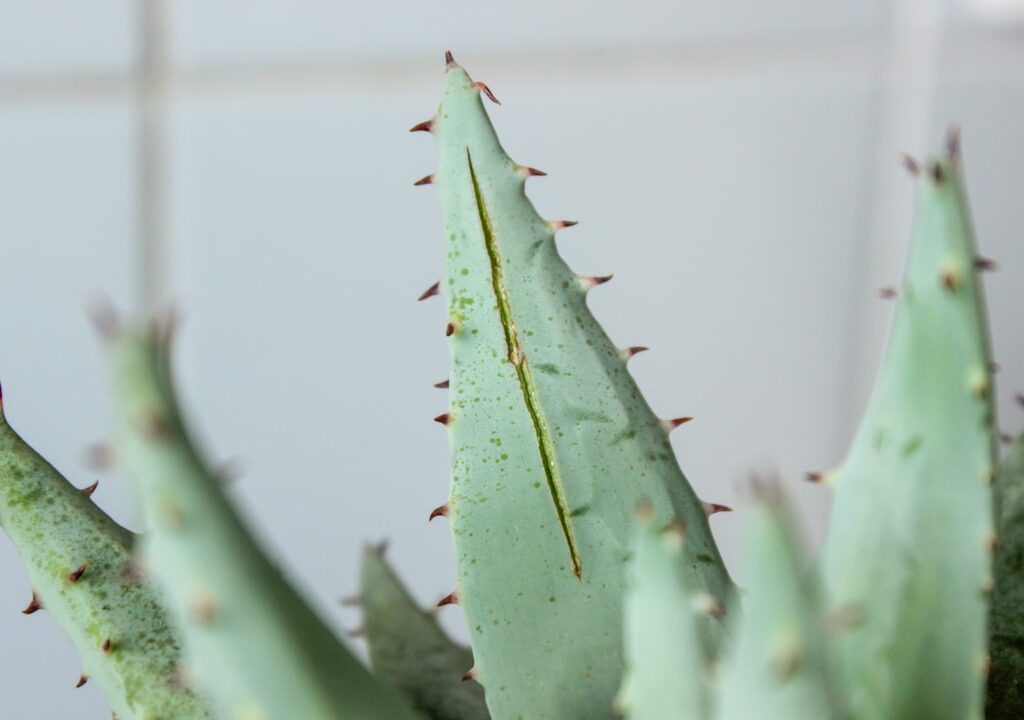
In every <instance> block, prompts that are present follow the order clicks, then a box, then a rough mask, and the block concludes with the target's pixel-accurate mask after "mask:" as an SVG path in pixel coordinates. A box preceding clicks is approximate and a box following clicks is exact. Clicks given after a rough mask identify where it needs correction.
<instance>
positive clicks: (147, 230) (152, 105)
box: [132, 0, 170, 316]
mask: <svg viewBox="0 0 1024 720" xmlns="http://www.w3.org/2000/svg"><path fill="white" fill-rule="evenodd" d="M138 7H139V10H138V13H139V15H138V33H139V53H140V56H139V61H138V67H137V70H136V72H135V75H134V83H133V88H132V90H133V96H134V104H135V110H136V113H137V117H138V167H139V171H138V180H139V189H138V196H137V199H138V242H139V246H138V247H139V274H138V287H137V290H136V298H137V300H136V303H137V311H139V312H141V313H143V314H144V315H145V316H152V315H153V314H154V313H155V312H156V311H157V310H158V309H159V307H160V304H161V303H162V302H164V301H165V300H166V298H167V294H168V289H169V285H170V268H169V267H168V260H169V259H170V252H169V247H168V244H169V242H170V232H169V228H168V217H169V216H168V212H167V210H168V208H167V204H168V203H167V189H168V173H167V160H168V154H169V153H168V148H167V143H168V140H167V123H168V118H167V113H168V92H167V90H168V83H167V66H168V63H167V35H168V33H167V22H166V20H167V17H168V14H167V4H166V0H143V1H142V2H140V3H139V6H138Z"/></svg>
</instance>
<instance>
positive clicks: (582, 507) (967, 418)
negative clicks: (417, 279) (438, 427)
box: [0, 53, 1024, 720]
mask: <svg viewBox="0 0 1024 720" xmlns="http://www.w3.org/2000/svg"><path fill="white" fill-rule="evenodd" d="M481 93H482V94H483V95H484V96H486V97H488V98H490V99H491V100H494V95H493V93H492V92H491V91H490V89H489V88H488V87H487V86H486V85H484V84H483V83H480V82H474V81H473V80H472V79H471V78H470V77H469V75H468V74H467V73H466V72H465V70H463V69H462V68H461V67H460V66H459V65H457V64H456V63H455V61H454V59H453V58H452V57H451V54H450V53H449V54H448V55H447V57H446V64H445V91H444V96H443V99H442V102H441V105H440V107H439V109H438V111H437V113H436V114H435V115H434V117H433V118H432V119H431V120H429V121H427V122H423V123H420V124H419V125H416V126H415V127H414V128H413V130H417V131H419V130H422V131H429V132H430V133H432V134H433V135H434V136H435V137H436V139H437V142H438V146H439V149H440V160H439V163H438V167H437V170H436V171H435V172H434V173H433V174H431V175H429V176H427V177H425V178H424V179H423V180H421V181H419V182H418V183H417V184H423V185H426V184H432V185H434V186H435V187H436V189H437V190H438V191H439V194H440V197H441V202H442V207H443V210H444V241H445V245H446V252H445V258H446V262H445V275H444V278H443V280H441V281H440V282H439V283H437V284H435V285H434V286H432V287H431V288H430V289H429V290H428V291H427V292H426V293H424V297H429V296H431V295H434V294H443V295H444V297H445V299H446V302H447V310H448V323H447V327H446V334H447V335H448V337H449V341H450V348H451V358H452V370H451V376H450V380H449V381H448V382H446V383H444V385H445V386H447V387H449V389H450V400H449V408H448V410H447V412H445V413H443V414H442V415H440V416H439V417H438V418H437V420H438V421H439V422H442V423H443V424H444V425H445V426H446V428H447V431H448V436H449V440H450V442H451V449H452V483H451V491H450V495H449V497H448V500H447V501H446V502H445V503H443V504H442V505H441V506H440V507H438V508H437V509H436V510H435V511H434V512H433V513H431V516H430V517H431V518H432V519H433V518H435V517H438V516H446V517H447V518H448V520H449V522H450V523H451V529H452V533H453V536H454V541H455V550H456V557H457V560H458V567H459V570H458V580H457V585H456V588H455V589H454V591H453V592H452V593H451V594H450V595H448V596H447V597H446V598H445V599H444V600H443V601H442V603H441V605H449V604H455V603H458V604H459V605H461V606H462V608H463V610H464V611H465V615H466V619H467V621H468V626H469V627H468V629H469V635H470V638H471V640H472V649H471V650H470V649H469V648H465V647H462V646H460V645H458V644H456V643H453V642H452V641H451V640H450V639H449V638H448V637H447V636H446V635H445V634H444V633H443V632H442V631H441V629H440V627H439V625H438V623H437V619H436V618H435V617H434V616H433V615H432V614H431V613H428V612H425V611H423V610H421V609H420V608H418V607H417V605H416V604H415V602H414V601H413V600H412V597H411V595H410V594H409V593H408V591H406V590H405V589H404V588H403V587H402V585H401V583H400V582H399V580H398V578H397V577H396V576H395V574H394V572H393V571H392V570H391V569H390V567H388V565H387V564H386V562H385V560H384V558H383V554H382V552H380V551H378V550H377V549H376V548H373V547H368V548H367V549H366V550H365V551H364V555H363V567H362V576H361V589H360V593H359V603H360V605H361V606H362V612H363V632H364V634H365V636H366V638H367V641H368V645H369V658H370V665H371V666H372V674H371V672H370V671H367V670H366V669H364V667H363V666H362V665H361V664H360V663H359V662H358V661H357V660H356V659H355V658H354V657H353V656H352V654H350V652H349V651H348V650H347V649H346V647H345V646H344V645H343V644H341V643H340V642H339V641H337V640H336V639H335V638H334V636H333V634H332V633H331V632H330V631H329V629H328V628H327V626H326V624H325V623H324V622H323V621H322V620H321V619H320V618H319V617H318V616H317V615H316V614H315V613H314V612H313V611H312V610H311V609H310V608H309V607H308V606H307V605H306V604H305V602H304V601H303V600H302V598H301V597H300V595H299V594H298V592H297V591H296V590H295V589H294V588H293V587H292V585H291V584H290V583H288V582H287V581H286V579H285V578H284V576H283V574H282V573H281V572H280V571H279V570H278V569H277V568H276V566H275V565H274V563H273V562H271V561H270V560H268V559H267V557H266V556H265V555H264V554H263V552H262V551H261V549H260V546H259V544H258V543H257V541H256V540H255V539H254V538H253V537H252V536H251V535H250V533H249V531H248V529H247V527H246V524H245V523H244V522H243V521H242V519H241V518H240V517H239V516H238V514H237V513H236V511H235V510H234V509H233V508H232V506H231V505H230V503H229V502H228V501H227V499H226V498H225V496H224V493H223V491H222V489H221V487H220V484H219V479H218V477H217V475H216V473H214V472H212V471H211V470H210V469H209V466H208V465H207V463H206V462H205V461H204V459H203V457H202V456H201V454H200V453H199V451H198V450H197V449H196V446H195V445H194V443H193V442H192V440H191V437H190V433H189V432H188V430H187V429H186V426H185V423H184V419H183V416H182V413H181V411H180V409H179V407H178V402H177V399H176V397H175V394H174V389H173V384H172V381H171V371H170V334H169V326H167V325H166V324H162V323H157V324H155V325H153V326H152V327H150V328H148V329H145V330H139V329H131V328H126V329H121V328H119V327H116V326H113V325H109V326H108V331H109V332H108V334H109V335H110V350H111V356H112V358H113V366H114V373H113V374H114V389H115V392H114V396H115V404H116V408H117V416H118V419H119V422H118V432H117V436H116V442H115V445H114V449H115V455H116V457H117V458H118V460H119V461H120V462H122V463H123V464H124V466H125V469H126V470H127V473H128V475H129V476H130V477H131V478H132V479H133V481H134V482H133V485H134V487H135V488H136V490H137V492H138V494H139V497H140V499H141V501H142V507H143V508H144V510H145V516H146V519H147V525H148V530H147V531H146V533H145V534H144V535H143V536H141V537H140V538H138V539H137V538H135V537H134V536H132V535H131V534H129V533H128V532H127V531H125V530H123V529H122V528H120V527H118V526H117V525H116V524H114V522H113V521H112V520H111V519H110V518H108V517H107V516H106V515H104V514H103V513H102V512H101V511H99V510H98V509H97V508H96V507H95V505H93V504H92V502H91V501H90V499H89V497H88V494H89V493H88V492H82V491H79V490H77V489H76V488H74V487H73V486H71V485H70V484H68V483H67V481H65V480H64V479H63V478H62V477H60V475H59V474H58V473H57V472H56V471H55V470H54V469H53V468H52V467H51V466H50V465H49V464H47V463H46V461H45V460H43V459H42V458H41V457H39V456H38V455H37V454H36V453H35V452H34V451H32V450H31V449H30V448H29V447H28V446H27V445H25V443H24V442H23V441H22V440H21V439H20V438H19V437H18V436H17V435H16V434H14V432H13V431H12V430H11V429H10V428H9V426H8V425H7V424H6V421H5V420H4V419H3V417H2V414H0V525H3V527H4V529H5V530H6V531H7V532H8V534H9V535H10V536H11V537H12V539H13V540H14V541H15V543H16V544H17V545H18V548H19V550H20V552H21V553H22V556H23V557H24V559H25V562H26V564H27V565H28V567H29V571H30V576H31V579H32V582H33V585H34V587H35V589H36V591H37V592H36V594H35V595H34V596H33V601H32V603H31V604H30V606H29V608H27V611H31V610H35V609H38V607H40V605H43V606H45V607H46V608H47V609H48V610H50V611H51V613H52V614H53V615H54V616H55V617H56V619H57V620H58V622H60V624H61V625H62V627H64V629H65V630H66V632H67V633H68V634H69V636H70V637H71V639H72V641H73V642H74V643H75V645H76V647H77V648H78V649H79V652H80V653H81V655H82V658H83V665H84V667H85V669H86V672H87V673H88V674H90V675H91V676H93V677H95V678H96V680H97V681H98V683H99V684H100V685H101V687H102V688H103V690H104V691H105V692H106V694H107V696H108V697H109V699H110V703H111V706H112V707H113V709H114V710H115V712H116V713H117V714H118V716H119V717H121V718H122V720H123V719H124V718H133V719H138V720H142V719H144V718H145V719H146V720H158V719H159V720H170V719H171V718H175V719H178V718H180V719H182V720H185V719H187V720H191V719H193V718H194V719H204V718H222V719H224V720H257V719H258V720H290V719H291V718H302V719H303V720H333V719H335V718H340V719H345V718H353V719H354V718H360V719H361V720H403V719H405V718H409V719H410V720H411V719H412V718H417V717H419V718H426V719H429V720H484V719H486V718H494V720H517V719H521V718H522V719H529V720H600V719H601V718H612V717H616V716H617V715H618V714H624V715H625V716H626V717H627V718H628V719H629V720H747V719H749V718H753V717H757V718H767V719H769V720H771V719H775V718H777V719H779V720H783V719H784V720H794V719H802V718H807V719H808V720H811V719H814V720H840V719H842V720H910V719H911V718H915V719H916V718H929V720H974V719H975V718H980V717H982V714H983V712H984V713H986V717H988V718H990V719H991V720H1004V719H1009V718H1020V717H1024V654H1022V653H1021V649H1020V648H1021V646H1022V644H1024V490H1022V488H1024V474H1022V469H1024V439H1022V440H1020V441H1018V443H1017V445H1016V446H1015V448H1014V449H1013V450H1012V452H1011V453H1010V454H1009V455H1008V457H1007V458H1006V459H1005V461H1004V463H1003V466H1002V469H1001V470H999V471H998V472H997V464H998V463H997V461H998V457H997V443H996V436H997V432H996V423H995V417H994V409H993V408H994V403H993V398H994V395H995V389H994V387H993V381H992V362H991V357H990V351H989V343H988V330H987V324H986V318H985V307H984V301H983V297H982V292H981V282H980V277H979V271H980V270H984V269H986V268H987V267H988V266H989V263H987V262H986V261H982V260H980V259H979V258H978V256H977V251H976V248H975V244H974V240H973V235H972V231H971V225H970V219H969V213H968V209H967V203H966V197H965V194H964V188H963V179H962V170H961V167H960V155H959V149H958V147H957V143H956V142H955V141H953V142H951V143H950V146H949V150H948V152H947V153H946V155H944V156H943V157H941V158H938V159H935V160H932V161H929V162H927V163H925V164H924V165H918V164H917V163H916V162H911V163H910V167H911V168H912V169H913V170H914V174H915V178H916V179H915V182H916V183H917V219H916V228H915V231H914V235H913V241H912V244H911V249H910V254H909V260H908V263H907V270H906V274H905V278H904V282H903V285H902V288H901V289H900V292H899V299H898V301H897V305H896V316H895V319H894V322H893V326H892V331H891V338H890V342H889V348H888V350H887V353H886V356H885V360H884V362H883V364H882V369H881V372H880V374H879V378H878V383H877V386H876V388H875V391H874V394H873V396H872V399H871V402H870V405H869V407H868V409H867V411H866V413H865V416H864V419H863V421H862V423H861V427H860V429H859V430H858V432H857V434H856V436H855V438H854V440H853V443H852V445H851V448H850V451H849V453H848V455H847V457H846V459H845V460H844V462H843V463H842V464H841V465H840V466H839V467H838V468H837V469H836V470H834V471H831V472H828V473H823V474H813V475H812V479H814V480H817V481H822V482H823V484H826V485H828V486H830V487H833V488H834V490H835V494H836V497H835V503H834V509H833V513H832V524H831V529H830V531H829V535H828V539H827V543H826V545H825V548H824V551H823V553H822V554H821V556H820V557H819V558H818V560H817V562H810V561H808V559H807V556H806V553H805V551H804V548H803V546H802V544H801V542H800V535H799V532H798V530H797V522H796V520H795V518H793V516H792V513H791V511H790V510H789V506H788V505H787V503H786V501H785V499H784V498H783V496H782V492H781V490H780V488H779V487H778V486H777V485H776V484H774V483H764V482H753V483H751V485H750V489H751V492H750V495H751V497H752V502H751V503H750V504H749V524H750V530H749V534H748V536H749V543H748V546H749V547H748V565H749V567H748V569H747V573H746V577H747V583H746V584H747V587H746V589H745V590H744V591H742V592H739V591H737V590H736V589H735V588H734V586H733V584H732V581H731V579H730V577H729V574H728V573H727V571H726V569H725V567H724V564H723V563H722V560H721V557H720V556H719V553H718V550H717V548H716V546H715V542H714V539H713V538H712V536H711V532H710V529H709V525H708V519H707V517H708V515H709V514H711V513H713V512H715V511H717V510H719V509H727V508H723V507H722V506H720V505H715V504H712V503H707V502H703V501H701V500H699V499H698V498H697V497H696V496H695V494H694V493H693V490H692V489H691V488H690V486H689V485H688V483H687V481H686V479H685V477H684V476H683V474H682V472H681V471H680V469H679V465H678V464H677V462H676V459H675V456H674V454H673V452H672V449H671V445H670V444H669V440H668V433H669V432H670V431H671V430H672V429H673V428H674V427H677V426H678V425H680V424H682V423H683V422H685V421H686V420H687V419H688V418H677V419H674V420H668V421H665V420H661V419H659V418H657V417H655V416H654V415H653V413H652V412H651V410H650V408H649V406H648V404H647V402H646V401H645V400H644V398H643V397H642V395H641V394H640V391H639V389H638V388H637V385H636V383H635V382H634V381H633V379H632V378H631V377H630V374H629V372H628V370H627V368H626V361H627V360H628V359H629V357H630V356H631V355H633V354H634V353H635V352H636V351H638V350H639V349H640V348H627V349H620V348H618V347H616V346H615V345H614V344H613V343H612V342H611V341H610V340H609V338H608V337H607V335H606V334H605V333H604V331H603V330H602V329H601V327H600V325H599V324H598V323H597V321H596V320H595V319H594V317H593V316H592V314H591V313H590V311H589V310H588V308H587V304H586V296H587V292H588V291H589V290H590V289H591V288H593V287H595V286H596V285H599V284H601V283H603V282H604V281H605V280H606V279H607V278H606V277H586V276H582V277H581V276H578V275H576V274H575V273H573V272H572V271H570V270H569V268H568V267H567V266H566V264H565V263H564V262H563V261H562V259H561V258H560V256H559V254H558V251H557V248H556V243H555V237H556V233H557V232H558V231H559V230H562V229H563V228H566V227H568V226H570V225H571V224H573V223H569V222H565V221H549V220H544V219H542V218H541V217H539V216H538V215H537V213H536V212H535V210H534V208H533V206H532V205H531V204H530V202H529V200H528V199H527V198H526V195H525V183H526V180H527V179H528V178H530V177H531V176H535V175H542V174H543V173H540V172H539V171H537V170H534V169H533V168H530V167H528V166H524V165H520V164H518V163H516V162H514V161H513V160H511V159H510V158H509V157H508V156H507V155H506V154H505V152H504V150H503V149H502V147H501V145H500V144H499V142H498V139H497V136H496V134H495V132H494V129H493V127H492V125H491V123H490V120H489V118H488V116H487V113H486V111H485V109H484V105H483V102H482V100H481ZM993 481H997V483H996V487H995V491H994V489H993ZM994 496H995V497H994ZM995 501H998V512H996V511H995V509H994V504H995ZM638 508H639V520H638V519H637V516H638ZM997 538H998V542H997ZM136 547H137V549H138V552H139V553H140V558H139V561H138V562H135V561H133V560H132V555H133V553H135V552H136ZM993 552H995V562H994V565H993ZM140 565H141V566H142V567H144V568H145V569H146V571H147V573H148V578H150V580H144V579H142V577H141V576H140V573H139V572H138V571H137V569H136V570H133V568H137V567H138V566H140ZM990 614H991V622H989V621H988V618H989V615H990ZM990 657H991V659H990ZM990 668H991V674H990V676H989V678H988V682H987V688H986V681H985V672H986V671H987V670H989V669H990ZM191 686H194V688H195V690H194V691H193V690H189V689H187V688H188V687H191ZM986 689H987V693H986Z"/></svg>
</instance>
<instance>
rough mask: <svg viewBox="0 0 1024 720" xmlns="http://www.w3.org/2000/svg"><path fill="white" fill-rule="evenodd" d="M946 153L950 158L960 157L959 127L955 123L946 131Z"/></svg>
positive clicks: (957, 158)
mask: <svg viewBox="0 0 1024 720" xmlns="http://www.w3.org/2000/svg"><path fill="white" fill-rule="evenodd" d="M946 155H947V156H948V157H949V159H950V160H959V159H960V128H959V127H957V126H956V125H951V126H950V128H949V130H947V131H946Z"/></svg>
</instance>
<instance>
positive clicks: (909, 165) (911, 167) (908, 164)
mask: <svg viewBox="0 0 1024 720" xmlns="http://www.w3.org/2000/svg"><path fill="white" fill-rule="evenodd" d="M900 161H901V162H902V163H903V167H905V168H906V169H907V172H909V173H910V174H911V175H913V176H915V177H916V176H917V175H920V174H921V165H920V164H919V163H918V162H917V160H915V159H914V158H913V157H911V156H910V155H907V154H906V153H904V154H903V155H900Z"/></svg>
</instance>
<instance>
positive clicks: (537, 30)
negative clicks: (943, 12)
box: [174, 0, 887, 66]
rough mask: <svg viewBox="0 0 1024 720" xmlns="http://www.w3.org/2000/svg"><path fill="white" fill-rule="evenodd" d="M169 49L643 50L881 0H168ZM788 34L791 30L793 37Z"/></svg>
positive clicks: (764, 30) (857, 20)
mask: <svg viewBox="0 0 1024 720" xmlns="http://www.w3.org/2000/svg"><path fill="white" fill-rule="evenodd" d="M174 7H175V10H176V16H175V22H174V47H175V57H176V58H177V59H178V61H179V62H180V63H182V64H184V65H190V66H191V65H208V64H214V65H216V64H228V65H237V64H240V63H245V62H250V61H257V62H263V61H269V60H274V59H287V60H304V59H305V60H308V59H310V58H316V57H321V56H341V57H349V58H356V57H358V58H370V59H373V58H380V57H384V56H401V57H409V56H425V57H428V58H432V57H434V56H435V55H438V54H439V53H441V52H442V51H443V50H444V49H445V48H451V49H453V50H454V51H456V54H457V55H458V54H462V53H465V54H470V53H512V54H515V53H520V52H521V53H531V52H536V51H548V52H551V51H554V52H570V51H572V50H578V49H581V48H599V49H600V48H621V47H633V48H647V49H649V48H651V47H659V46H671V45H672V44H674V43H679V42H692V43H697V44H706V43H712V42H720V41H723V40H724V41H737V40H744V39H752V40H755V41H760V40H763V39H765V38H771V37H782V38H787V37H791V36H794V35H797V36H799V35H808V36H810V35H814V36H816V37H821V35H822V34H831V33H846V32H861V31H864V30H867V29H872V28H876V27H878V25H879V23H880V22H881V20H882V18H883V16H884V15H885V13H886V7H887V4H886V3H885V2H883V1H882V0H868V1H867V2H856V3H851V2H842V0H819V2H813V3H806V2H795V1H794V0H770V1H768V2H766V1H764V0H743V1H742V2H735V1H734V2H719V3H707V2H696V1H695V0H686V1H684V2H671V1H670V0H638V1H637V2H632V3H603V4H596V3H593V2H587V1H586V0H557V1H555V2H553V1H552V0H522V1H520V2H514V3H512V2H506V3H501V4H500V5H495V4H493V3H482V2H473V1H471V0H456V1H455V2H449V3H446V4H443V5H438V4H437V3H429V2H413V1H412V0H401V1H398V2H396V1H395V0H389V1H385V2H376V3H343V2H333V1H331V0H288V1H285V0H218V1H217V2H209V1H208V0H179V2H177V3H176V4H175V6H174ZM797 42H799V40H797Z"/></svg>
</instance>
